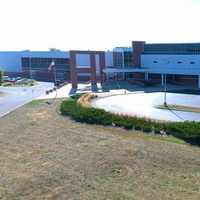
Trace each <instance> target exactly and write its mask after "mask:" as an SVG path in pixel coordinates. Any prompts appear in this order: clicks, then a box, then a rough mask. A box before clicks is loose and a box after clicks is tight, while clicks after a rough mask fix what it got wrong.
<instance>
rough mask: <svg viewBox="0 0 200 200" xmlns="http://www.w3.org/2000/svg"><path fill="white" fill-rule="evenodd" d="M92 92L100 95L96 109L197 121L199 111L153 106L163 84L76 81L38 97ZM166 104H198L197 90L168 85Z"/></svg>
mask: <svg viewBox="0 0 200 200" xmlns="http://www.w3.org/2000/svg"><path fill="white" fill-rule="evenodd" d="M85 92H95V93H96V94H97V96H98V97H99V98H98V99H96V100H95V101H94V102H93V105H94V106H95V107H98V108H103V109H105V110H107V111H111V112H115V113H121V114H129V115H134V116H138V117H146V118H150V119H155V120H165V121H186V120H188V121H200V113H198V112H185V111H177V110H170V109H158V108H156V107H155V106H156V105H159V104H163V103H164V92H163V86H161V85H157V86H151V87H146V88H141V87H139V86H135V85H130V84H128V83H126V82H124V83H121V82H119V83H105V84H104V85H97V86H93V87H91V85H90V84H85V83H83V84H79V85H78V88H77V89H72V88H71V84H70V83H69V84H68V85H67V86H64V87H62V88H60V89H59V90H58V91H57V94H56V92H55V91H54V92H53V93H50V94H48V95H46V94H44V95H42V96H41V97H40V98H41V99H45V98H46V99H49V98H55V97H56V98H64V97H68V96H69V95H72V94H76V93H85ZM166 100H167V104H168V105H169V104H173V105H182V106H194V107H200V90H199V89H198V88H195V87H187V86H175V85H168V86H167V93H166Z"/></svg>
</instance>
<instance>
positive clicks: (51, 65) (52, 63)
mask: <svg viewBox="0 0 200 200" xmlns="http://www.w3.org/2000/svg"><path fill="white" fill-rule="evenodd" d="M54 65H55V63H54V61H52V62H51V64H50V65H49V67H48V70H49V71H50V70H51V68H52V67H53V66H54Z"/></svg>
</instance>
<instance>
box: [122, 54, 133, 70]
mask: <svg viewBox="0 0 200 200" xmlns="http://www.w3.org/2000/svg"><path fill="white" fill-rule="evenodd" d="M124 67H125V68H127V67H133V53H132V52H124Z"/></svg>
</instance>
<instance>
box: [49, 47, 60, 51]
mask: <svg viewBox="0 0 200 200" xmlns="http://www.w3.org/2000/svg"><path fill="white" fill-rule="evenodd" d="M49 51H60V49H56V48H54V47H53V48H49Z"/></svg>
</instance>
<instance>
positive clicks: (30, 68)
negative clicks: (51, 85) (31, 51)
mask: <svg viewBox="0 0 200 200" xmlns="http://www.w3.org/2000/svg"><path fill="white" fill-rule="evenodd" d="M29 62H30V77H31V80H32V71H31V70H32V66H31V55H30V56H29Z"/></svg>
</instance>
